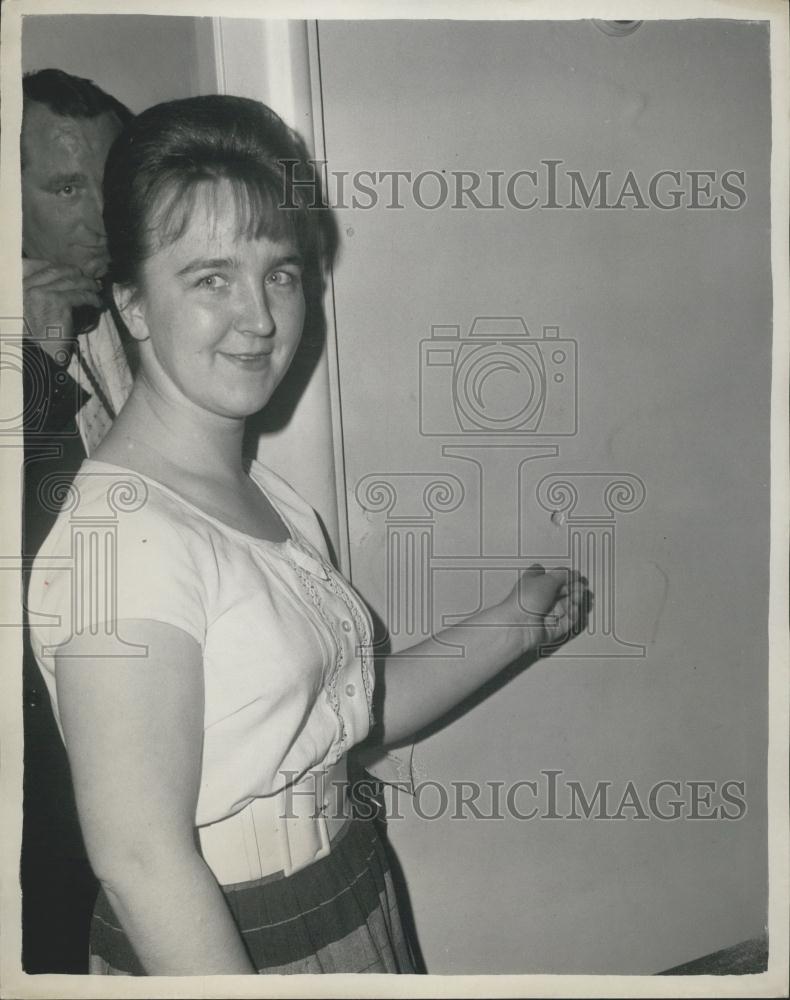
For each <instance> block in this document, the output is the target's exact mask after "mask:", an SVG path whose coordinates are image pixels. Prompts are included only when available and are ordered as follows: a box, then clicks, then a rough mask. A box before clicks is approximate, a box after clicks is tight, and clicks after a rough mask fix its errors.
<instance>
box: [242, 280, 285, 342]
mask: <svg viewBox="0 0 790 1000" xmlns="http://www.w3.org/2000/svg"><path fill="white" fill-rule="evenodd" d="M234 325H235V327H236V329H237V330H238V331H239V332H240V333H255V334H257V335H258V336H261V337H268V336H271V334H272V333H274V327H275V323H274V317H273V316H272V313H271V309H270V308H269V303H268V302H267V299H266V291H265V289H263V288H247V289H245V290H243V291H242V293H241V294H240V300H239V303H238V309H237V312H236V320H235V323H234Z"/></svg>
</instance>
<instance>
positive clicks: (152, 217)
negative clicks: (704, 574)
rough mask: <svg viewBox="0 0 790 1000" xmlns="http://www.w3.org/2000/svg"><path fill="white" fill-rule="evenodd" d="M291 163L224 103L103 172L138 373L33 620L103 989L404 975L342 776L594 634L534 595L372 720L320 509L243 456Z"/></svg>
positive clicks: (281, 137)
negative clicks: (61, 742)
mask: <svg viewBox="0 0 790 1000" xmlns="http://www.w3.org/2000/svg"><path fill="white" fill-rule="evenodd" d="M282 161H289V164H287V165H286V166H285V167H284V166H283V163H282ZM295 161H296V168H295V167H294V163H295ZM299 163H304V153H303V150H302V147H301V146H300V144H299V142H298V140H297V139H296V138H295V137H294V136H293V134H292V133H291V132H290V131H289V130H288V129H287V128H286V126H285V125H284V124H283V123H282V122H281V121H280V119H279V118H277V116H276V115H274V113H273V112H271V111H270V110H269V109H268V108H266V107H264V106H262V105H260V104H257V103H255V102H252V101H247V100H243V99H241V98H233V97H202V98H194V99H190V100H185V101H176V102H172V103H169V104H163V105H159V106H157V107H155V108H152V109H150V110H149V111H147V112H145V113H143V114H142V115H140V116H139V117H138V118H137V119H135V121H134V122H133V123H132V124H131V125H130V126H129V127H128V129H127V130H126V131H125V132H124V134H123V135H122V136H121V138H120V139H119V141H118V143H117V144H116V146H115V147H114V148H113V151H112V153H111V155H110V158H109V160H108V164H107V171H106V176H105V217H106V228H107V234H108V241H109V250H110V254H111V258H112V264H111V272H110V274H111V278H112V282H113V286H112V287H113V295H114V298H115V303H116V305H117V308H118V310H119V312H120V314H121V315H122V316H123V318H124V320H125V323H126V325H127V327H128V329H129V331H130V333H131V335H132V336H133V337H134V338H135V340H136V341H137V343H138V346H139V353H140V371H139V374H138V377H137V380H136V383H135V386H134V389H133V392H132V395H131V397H130V399H129V401H128V403H127V404H126V406H125V407H124V409H123V411H122V412H121V414H120V415H119V417H118V419H117V420H116V422H115V424H114V426H113V428H112V430H111V431H110V433H109V434H108V435H107V437H106V438H105V440H104V442H103V443H102V445H101V447H100V448H99V449H98V451H97V452H96V453H95V454H94V456H92V457H91V458H90V459H89V460H87V461H86V462H85V463H84V465H83V466H82V468H81V471H80V474H79V476H78V477H77V480H76V481H75V484H74V489H73V491H72V497H71V501H70V503H68V504H66V509H65V510H64V512H63V513H62V514H61V516H60V517H59V519H58V521H57V523H56V526H55V528H54V529H53V531H52V533H51V535H50V536H49V538H48V540H47V542H46V544H45V546H44V548H43V549H42V551H41V554H40V556H39V559H38V562H37V564H36V570H35V571H34V574H33V581H32V584H31V588H30V597H29V605H30V608H31V610H32V611H35V612H37V613H38V614H37V615H36V616H34V617H35V620H36V621H38V622H40V623H41V624H39V625H38V626H36V628H35V630H34V636H33V641H34V649H35V651H36V656H37V660H38V663H39V666H40V668H41V670H42V672H43V674H44V677H45V680H46V681H47V684H48V687H49V690H50V694H51V697H52V701H53V706H54V708H55V712H56V716H57V718H58V720H59V724H60V726H61V729H62V733H63V736H64V739H65V743H66V747H67V750H68V754H69V759H70V761H71V767H72V775H73V781H74V785H75V790H76V796H77V802H78V807H79V813H80V819H81V824H82V827H83V831H84V835H85V841H86V845H87V848H88V852H89V856H90V858H91V862H92V865H93V867H94V869H95V871H96V874H97V876H98V878H99V880H100V882H101V885H102V892H101V894H100V898H99V902H98V904H97V908H96V911H95V915H94V921H93V931H92V955H91V967H92V969H93V970H94V971H96V972H104V973H121V974H123V973H126V974H174V975H175V974H212V973H253V972H409V971H412V965H411V962H410V958H409V952H408V948H407V946H406V943H405V940H404V935H403V931H402V929H401V925H400V921H399V917H398V911H397V906H396V903H395V900H394V895H393V891H392V881H391V877H390V873H389V870H388V867H387V861H386V857H385V855H384V852H383V850H382V845H381V843H380V841H379V840H378V838H377V834H376V830H375V827H374V825H373V823H372V822H371V821H368V820H365V819H363V818H361V817H359V816H355V815H354V814H353V810H352V809H351V808H350V806H349V800H348V797H347V796H346V795H345V794H344V793H343V789H344V782H345V760H346V754H347V751H348V750H349V748H350V747H352V746H353V745H355V744H357V743H359V742H361V741H362V740H364V739H365V738H366V737H367V736H368V734H369V732H371V730H373V731H374V734H375V738H376V739H378V740H380V741H382V743H383V744H384V745H389V744H397V743H400V742H403V741H404V740H406V739H407V738H409V737H410V736H412V735H414V734H417V733H418V732H419V731H420V730H422V729H423V728H424V727H426V726H428V725H429V724H431V723H433V722H434V721H435V720H437V719H438V718H439V717H440V716H442V715H443V714H444V713H445V712H447V711H448V710H449V709H451V708H453V707H454V706H455V705H457V704H458V703H459V702H460V701H461V700H462V699H463V698H465V697H466V696H467V695H469V694H470V693H472V692H473V691H475V690H476V689H477V688H478V687H480V686H481V685H482V684H483V683H485V682H486V681H487V680H489V679H490V678H492V677H493V676H494V675H495V674H496V673H497V672H498V671H500V670H501V669H503V668H504V667H506V666H507V665H508V664H510V663H512V662H513V661H514V660H515V659H517V658H518V657H521V656H524V655H527V656H533V657H536V656H537V655H538V649H539V647H540V646H541V645H542V644H546V643H557V642H560V641H562V640H563V639H565V638H567V637H568V636H570V635H572V634H573V633H574V632H575V631H576V630H577V629H578V628H579V627H580V624H581V622H582V619H583V617H584V607H585V603H586V601H587V599H588V596H589V595H588V594H587V591H586V587H585V582H584V581H583V580H581V579H579V578H578V577H571V576H569V575H568V574H567V573H566V572H563V571H551V572H550V571H544V570H543V568H542V567H539V566H537V567H533V568H532V569H530V570H528V571H526V572H525V573H524V575H523V576H522V578H521V580H520V581H519V586H518V587H516V588H514V590H513V592H512V593H511V594H510V595H509V596H508V597H507V598H506V600H505V601H503V602H502V604H500V605H498V606H496V607H493V608H490V609H488V610H485V611H483V612H481V613H480V614H478V615H476V616H475V618H474V619H472V620H469V623H468V624H471V625H475V626H480V625H486V624H487V625H489V626H492V627H488V628H479V627H472V628H470V627H467V623H462V624H460V625H457V626H454V627H453V628H452V629H450V630H448V632H449V633H450V634H449V635H448V636H447V637H448V639H450V640H451V641H453V642H462V643H463V644H464V645H465V648H466V656H465V658H464V659H463V660H462V661H461V662H460V664H459V660H458V659H456V658H454V657H453V658H448V659H447V660H443V659H441V658H439V659H437V658H436V657H433V656H432V657H431V658H430V659H426V658H422V657H420V655H419V654H420V648H419V646H417V647H414V650H413V652H414V654H415V657H414V659H410V658H403V657H402V656H401V657H399V658H398V659H391V660H387V659H386V658H384V659H383V660H381V661H380V662H379V663H378V664H376V666H375V683H376V684H379V685H382V686H383V691H384V696H383V698H381V699H380V700H381V705H382V708H381V713H380V717H379V718H377V719H375V720H374V719H373V718H372V705H373V687H374V665H373V662H372V658H371V653H370V648H371V623H370V618H369V616H368V613H367V611H366V609H365V607H364V605H363V604H362V602H361V601H360V599H359V598H358V597H357V596H356V594H355V593H354V591H353V590H352V588H351V587H350V586H349V584H348V583H347V582H346V581H345V580H343V579H342V578H341V577H340V576H339V575H338V573H337V572H336V571H335V570H334V569H333V567H332V566H331V564H330V562H329V558H328V555H327V550H326V546H325V543H324V540H323V535H322V532H321V529H320V526H319V523H318V521H317V519H316V516H315V514H314V513H313V511H312V510H311V508H310V507H309V506H308V505H307V504H306V503H305V502H304V501H303V500H302V499H301V498H300V497H299V496H298V495H297V494H296V493H295V492H294V491H293V490H292V489H291V488H290V487H289V486H288V485H287V484H286V483H285V482H283V480H281V479H280V478H279V477H277V476H276V475H275V474H274V473H273V472H271V471H270V470H268V469H266V468H265V467H264V466H263V465H261V464H259V463H257V462H252V463H251V464H250V463H246V462H245V461H244V459H243V455H242V439H243V432H244V422H245V418H247V417H248V416H250V415H251V414H254V413H256V412H257V411H259V410H260V409H261V408H262V407H264V406H265V405H266V403H267V402H268V400H269V399H270V398H271V395H272V393H273V391H274V389H275V388H276V386H277V384H278V383H279V382H280V380H281V379H282V377H283V375H284V373H285V372H286V370H287V369H288V366H289V364H290V362H291V360H292V358H293V356H294V352H295V351H296V348H297V345H298V344H299V339H300V335H301V332H302V325H303V320H304V312H305V304H304V293H303V283H302V279H303V272H304V268H305V267H308V266H310V264H311V262H312V261H313V258H314V257H315V255H316V253H317V249H318V242H319V240H318V236H317V226H316V225H315V222H314V219H313V216H314V215H316V214H317V213H315V212H313V211H312V210H311V208H312V207H313V203H314V199H313V194H312V192H311V191H310V189H309V186H305V185H304V184H299V183H298V182H296V179H297V178H298V177H299V176H300V169H301V168H300V167H299ZM308 169H309V168H308ZM289 206H290V207H289ZM108 526H109V527H108ZM524 607H529V608H530V609H531V611H530V613H525V612H524V610H523V608H524ZM41 616H48V617H46V618H45V617H41ZM493 626H498V627H493ZM381 690H382V689H381V688H380V689H379V693H380V692H381ZM374 722H375V728H374V727H373V723H374Z"/></svg>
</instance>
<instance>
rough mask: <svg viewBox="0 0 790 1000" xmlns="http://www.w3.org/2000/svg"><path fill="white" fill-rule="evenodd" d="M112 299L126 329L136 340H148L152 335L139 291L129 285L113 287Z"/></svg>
mask: <svg viewBox="0 0 790 1000" xmlns="http://www.w3.org/2000/svg"><path fill="white" fill-rule="evenodd" d="M112 297H113V301H114V302H115V308H116V309H117V310H118V312H119V314H120V316H121V319H122V320H123V321H124V323H125V324H126V329H127V330H128V331H129V333H130V334H131V335H132V336H133V337H134V339H135V340H148V338H149V336H150V333H149V331H148V324H147V323H146V321H145V313H144V310H143V306H142V302H141V301H140V297H139V295H138V294H137V290H136V289H134V288H131V287H129V286H128V285H113V286H112Z"/></svg>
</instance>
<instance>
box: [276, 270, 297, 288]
mask: <svg viewBox="0 0 790 1000" xmlns="http://www.w3.org/2000/svg"><path fill="white" fill-rule="evenodd" d="M298 280H299V277H298V275H296V274H291V272H290V271H272V273H271V274H270V275H269V281H270V282H271V283H272V284H273V285H293V284H295V283H296V282H297V281H298Z"/></svg>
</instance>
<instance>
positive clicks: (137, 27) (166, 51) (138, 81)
mask: <svg viewBox="0 0 790 1000" xmlns="http://www.w3.org/2000/svg"><path fill="white" fill-rule="evenodd" d="M210 36H211V19H210V18H194V17H165V16H152V15H149V16H143V15H131V14H130V15H122V16H113V17H108V16H107V15H90V14H85V15H59V16H45V15H30V16H27V17H25V18H23V21H22V69H23V70H24V71H25V72H27V71H30V70H37V69H47V68H55V69H62V70H65V71H66V72H67V73H73V74H75V75H76V76H85V77H88V79H91V80H93V81H94V82H95V83H97V84H98V85H99V86H100V87H101V88H102V89H103V90H106V91H107V92H108V93H110V94H112V95H113V96H114V97H117V98H118V99H119V100H120V101H122V102H123V103H124V104H126V105H127V106H128V107H129V108H130V109H131V110H132V111H133V112H135V114H136V113H138V112H140V111H142V110H143V109H144V108H147V107H149V106H150V105H151V104H157V103H158V102H159V101H172V100H176V99H177V98H180V97H191V96H193V95H195V94H201V93H211V92H214V91H215V90H216V85H215V83H214V81H213V79H212V76H213V66H211V65H208V66H206V64H205V62H204V58H205V52H206V43H207V41H209V40H210Z"/></svg>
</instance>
